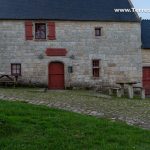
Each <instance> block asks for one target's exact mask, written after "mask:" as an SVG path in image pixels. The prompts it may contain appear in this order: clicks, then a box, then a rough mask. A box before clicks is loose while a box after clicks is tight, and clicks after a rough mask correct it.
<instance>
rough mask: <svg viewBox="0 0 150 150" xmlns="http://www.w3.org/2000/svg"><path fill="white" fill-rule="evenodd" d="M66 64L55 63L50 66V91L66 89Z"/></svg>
mask: <svg viewBox="0 0 150 150" xmlns="http://www.w3.org/2000/svg"><path fill="white" fill-rule="evenodd" d="M64 87H65V86H64V64H63V63H60V62H53V63H50V64H49V89H54V90H57V89H64Z"/></svg>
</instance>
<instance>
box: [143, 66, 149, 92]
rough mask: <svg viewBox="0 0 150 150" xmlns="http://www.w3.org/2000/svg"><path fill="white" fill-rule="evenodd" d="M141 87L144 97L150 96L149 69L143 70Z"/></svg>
mask: <svg viewBox="0 0 150 150" xmlns="http://www.w3.org/2000/svg"><path fill="white" fill-rule="evenodd" d="M143 86H144V88H145V93H146V95H150V67H144V68H143Z"/></svg>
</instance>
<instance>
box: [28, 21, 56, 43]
mask: <svg viewBox="0 0 150 150" xmlns="http://www.w3.org/2000/svg"><path fill="white" fill-rule="evenodd" d="M25 39H26V40H34V39H36V40H44V41H45V40H56V27H55V22H51V21H48V22H41V23H36V22H33V21H26V22H25Z"/></svg>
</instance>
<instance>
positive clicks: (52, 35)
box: [48, 22, 56, 40]
mask: <svg viewBox="0 0 150 150" xmlns="http://www.w3.org/2000/svg"><path fill="white" fill-rule="evenodd" d="M48 31H49V33H48V39H49V40H56V29H55V22H48Z"/></svg>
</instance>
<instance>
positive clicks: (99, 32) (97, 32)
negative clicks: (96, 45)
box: [95, 27, 102, 36]
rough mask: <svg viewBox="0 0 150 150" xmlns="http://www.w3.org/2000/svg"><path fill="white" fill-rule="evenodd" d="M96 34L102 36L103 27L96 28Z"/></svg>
mask: <svg viewBox="0 0 150 150" xmlns="http://www.w3.org/2000/svg"><path fill="white" fill-rule="evenodd" d="M95 36H102V28H100V27H99V28H95Z"/></svg>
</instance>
